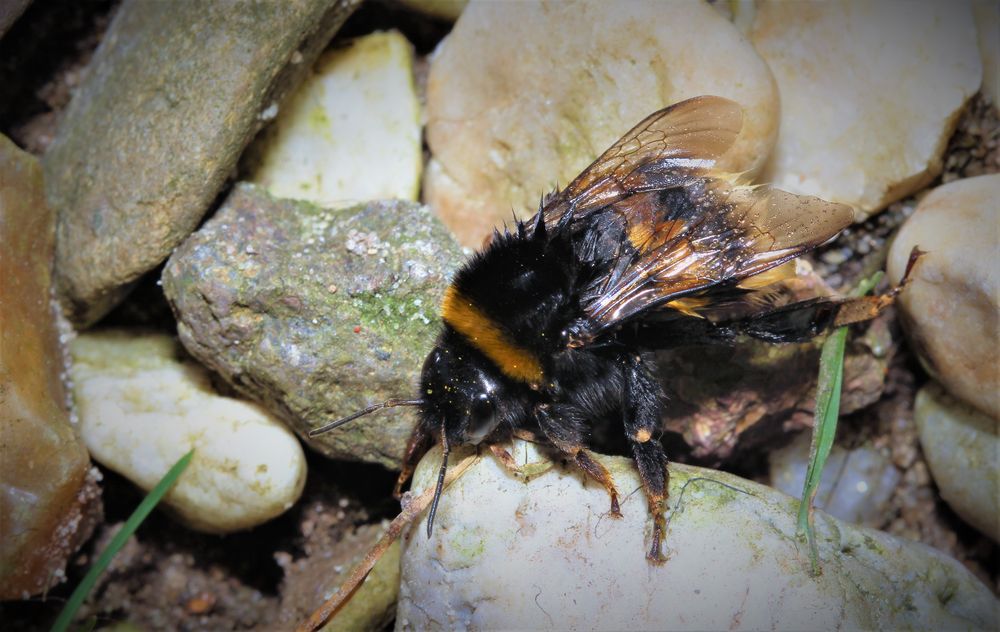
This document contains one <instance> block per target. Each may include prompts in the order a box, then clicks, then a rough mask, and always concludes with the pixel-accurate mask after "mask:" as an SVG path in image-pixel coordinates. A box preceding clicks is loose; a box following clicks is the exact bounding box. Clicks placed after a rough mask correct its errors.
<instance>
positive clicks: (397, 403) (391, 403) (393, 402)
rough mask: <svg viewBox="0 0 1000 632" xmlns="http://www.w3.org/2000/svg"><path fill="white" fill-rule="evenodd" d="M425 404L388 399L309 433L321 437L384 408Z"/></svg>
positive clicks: (408, 400) (413, 400) (410, 400)
mask: <svg viewBox="0 0 1000 632" xmlns="http://www.w3.org/2000/svg"><path fill="white" fill-rule="evenodd" d="M423 403H424V400H422V399H396V398H392V399H387V400H385V401H384V402H382V403H381V404H372V405H371V406H369V407H368V408H365V409H364V410H359V411H358V412H356V413H354V414H352V415H348V416H346V417H342V418H340V419H338V420H337V421H331V422H330V423H328V424H326V425H323V426H320V427H319V428H314V429H312V430H310V431H309V436H310V437H315V436H316V435H321V434H323V433H324V432H329V431H331V430H333V429H334V428H339V427H341V426H343V425H344V424H346V423H347V422H349V421H354V420H355V419H357V418H358V417H364V416H365V415H367V414H368V413H373V412H375V411H376V410H382V409H383V408H395V407H397V406H420V405H421V404H423Z"/></svg>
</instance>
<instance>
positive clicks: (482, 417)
mask: <svg viewBox="0 0 1000 632" xmlns="http://www.w3.org/2000/svg"><path fill="white" fill-rule="evenodd" d="M497 423H499V418H498V417H497V414H496V406H495V405H494V402H493V399H492V398H491V397H490V395H489V393H479V394H478V395H476V396H475V397H473V399H472V401H471V402H470V403H469V423H468V425H467V426H466V431H465V440H466V441H467V442H469V443H479V442H481V441H482V440H483V439H485V438H486V437H488V436H489V435H490V433H491V432H493V429H494V428H496V427H497Z"/></svg>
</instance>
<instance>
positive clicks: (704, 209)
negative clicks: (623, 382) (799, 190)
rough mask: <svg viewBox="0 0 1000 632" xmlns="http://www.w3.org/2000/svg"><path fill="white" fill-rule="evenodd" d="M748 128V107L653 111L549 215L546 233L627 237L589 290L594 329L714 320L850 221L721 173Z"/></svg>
mask: <svg viewBox="0 0 1000 632" xmlns="http://www.w3.org/2000/svg"><path fill="white" fill-rule="evenodd" d="M742 124H743V112H742V109H741V108H740V106H739V105H738V104H736V103H734V102H733V101H730V100H728V99H724V98H721V97H714V96H702V97H695V98H693V99H689V100H687V101H682V102H680V103H677V104H675V105H673V106H670V107H668V108H665V109H663V110H660V111H658V112H655V113H653V114H652V115H650V116H648V117H647V118H646V119H645V120H643V121H642V122H640V123H639V124H638V125H636V126H635V127H634V128H633V129H632V130H630V131H629V132H628V133H627V134H625V135H624V136H623V137H622V138H621V139H620V140H619V141H618V142H616V143H615V144H614V145H612V146H611V147H610V148H609V149H608V150H607V151H606V152H604V154H602V155H601V156H600V157H599V158H598V159H597V160H595V161H594V163H593V164H591V165H590V166H589V167H587V169H585V170H584V171H583V173H581V174H580V175H579V176H577V178H576V179H575V180H573V181H572V182H571V183H570V184H569V186H567V187H566V188H565V189H563V190H562V191H560V192H559V193H557V194H556V195H555V196H553V197H550V198H549V199H548V200H547V201H546V202H545V204H544V206H543V207H542V208H541V209H540V211H539V213H541V214H542V219H543V220H544V221H545V224H546V225H547V226H556V225H564V226H565V225H576V226H582V225H584V224H586V225H587V226H591V227H594V226H601V225H602V221H603V222H604V224H603V225H611V224H615V225H616V226H617V227H618V229H619V230H620V231H621V234H622V235H623V236H624V237H625V239H623V240H621V241H622V242H623V243H622V244H620V247H619V248H618V252H617V253H616V254H615V256H614V258H613V261H612V262H611V263H609V264H608V265H607V266H606V268H605V269H604V270H603V271H602V274H601V278H599V279H598V280H597V281H596V283H595V284H594V285H593V287H590V288H589V289H588V290H587V291H585V292H584V297H583V305H582V307H583V309H584V312H585V314H586V316H587V318H588V319H589V320H590V321H591V324H592V326H593V327H594V328H595V333H597V332H600V331H603V330H606V329H608V328H610V327H613V326H615V325H617V324H620V323H622V322H623V321H625V320H628V319H634V318H639V317H644V316H646V315H649V314H650V313H651V312H652V310H656V311H657V313H658V314H662V313H663V312H664V310H666V309H672V310H674V311H675V312H680V313H684V314H687V315H692V316H701V317H705V316H708V315H710V314H711V313H712V310H713V309H719V308H720V307H721V306H722V305H723V304H725V303H727V302H729V303H730V304H731V303H732V302H733V300H734V289H735V288H737V287H741V288H745V289H746V291H756V293H757V294H758V297H759V296H761V295H762V294H761V292H760V288H764V287H766V286H767V285H769V284H770V283H772V281H774V280H776V279H777V278H778V277H780V275H776V274H775V273H774V271H771V272H769V270H771V269H772V268H776V267H777V266H780V265H781V264H783V263H785V262H788V261H789V260H791V259H793V258H795V257H797V256H798V255H800V254H802V253H804V252H806V251H807V250H810V249H812V248H814V247H816V246H817V245H819V244H821V243H823V242H824V241H826V240H827V239H829V238H831V237H832V236H834V235H836V234H837V233H838V232H839V231H840V230H842V229H843V228H845V227H846V226H848V225H849V224H850V223H851V220H852V219H853V212H852V210H851V208H850V207H848V206H845V205H843V204H835V203H831V202H826V201H824V200H821V199H819V198H815V197H809V196H800V195H794V194H791V193H787V192H785V191H780V190H777V189H772V188H770V187H766V186H748V185H745V184H741V183H740V182H739V175H740V174H733V173H729V172H726V171H724V170H721V169H719V168H717V167H716V163H717V162H718V161H719V159H720V158H721V157H722V156H723V155H724V154H725V153H726V152H727V151H728V150H729V149H730V148H731V147H732V145H733V144H734V142H735V141H736V138H737V136H738V135H739V132H740V129H741V128H742ZM567 213H569V214H570V215H571V216H570V217H569V218H567V217H566V214H567ZM591 230H592V229H591ZM736 294H739V292H736Z"/></svg>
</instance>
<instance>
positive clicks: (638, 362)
mask: <svg viewBox="0 0 1000 632" xmlns="http://www.w3.org/2000/svg"><path fill="white" fill-rule="evenodd" d="M651 363H652V359H651V358H643V357H642V356H638V355H637V356H633V357H631V358H629V359H628V360H626V364H625V401H624V410H625V415H624V425H625V435H626V437H627V439H628V441H629V443H630V444H631V445H632V454H633V456H634V457H635V464H636V468H637V469H638V470H639V478H640V479H641V480H642V489H643V491H644V492H645V493H646V502H647V503H648V504H649V513H650V514H652V516H653V542H652V544H651V546H650V548H649V552H648V553H647V554H646V558H647V559H648V560H649V561H651V562H653V563H656V564H662V563H663V562H665V561H666V558H665V557H664V556H663V553H662V552H661V551H660V548H661V542H662V541H663V532H664V529H665V526H666V517H665V514H666V509H667V506H666V505H667V491H668V488H667V484H668V482H669V480H670V473H669V471H668V470H667V455H666V453H664V451H663V446H662V445H661V444H660V441H659V434H660V427H661V426H660V423H661V422H660V413H661V411H662V408H663V404H662V401H663V391H662V389H661V388H660V383H659V382H658V381H657V380H656V378H655V377H653V375H654V374H653V372H652V369H651V366H650V364H651Z"/></svg>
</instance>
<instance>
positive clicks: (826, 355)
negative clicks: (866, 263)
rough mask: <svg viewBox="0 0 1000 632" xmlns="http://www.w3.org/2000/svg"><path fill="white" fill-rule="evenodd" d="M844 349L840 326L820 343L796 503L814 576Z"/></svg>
mask: <svg viewBox="0 0 1000 632" xmlns="http://www.w3.org/2000/svg"><path fill="white" fill-rule="evenodd" d="M881 278H882V273H881V272H878V273H876V274H875V275H873V276H872V277H871V278H869V279H866V280H863V281H862V282H861V283H860V284H858V287H857V288H856V289H855V290H854V292H852V293H851V295H852V296H864V295H865V294H867V293H868V292H870V291H872V289H873V288H874V287H875V286H876V285H877V284H878V282H879V280H881ZM846 348H847V327H840V328H838V329H836V330H835V331H834V332H833V333H832V334H830V335H829V336H828V337H827V339H826V340H825V341H824V342H823V349H822V351H821V353H820V358H819V378H818V380H817V382H816V416H815V419H814V421H813V435H812V444H811V445H810V447H809V466H808V468H807V469H806V481H805V485H804V486H803V488H802V498H801V500H800V501H799V515H798V533H799V536H800V537H801V536H802V535H805V538H806V541H807V542H808V544H809V562H810V567H811V571H812V573H813V574H814V575H818V574H819V573H820V567H819V551H818V550H817V548H816V534H815V531H814V529H813V501H814V500H815V498H816V491H817V490H818V489H819V482H820V479H821V478H822V476H823V468H824V467H825V466H826V460H827V459H828V458H829V456H830V450H831V449H833V440H834V438H835V437H836V435H837V419H838V418H839V417H840V392H841V388H842V387H843V384H844V351H845V349H846Z"/></svg>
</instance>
